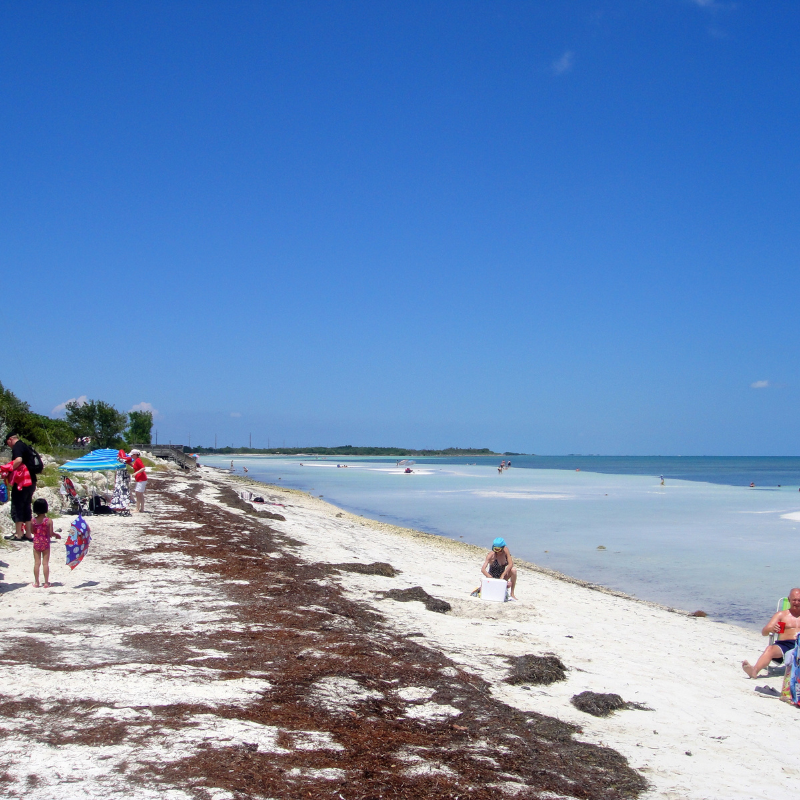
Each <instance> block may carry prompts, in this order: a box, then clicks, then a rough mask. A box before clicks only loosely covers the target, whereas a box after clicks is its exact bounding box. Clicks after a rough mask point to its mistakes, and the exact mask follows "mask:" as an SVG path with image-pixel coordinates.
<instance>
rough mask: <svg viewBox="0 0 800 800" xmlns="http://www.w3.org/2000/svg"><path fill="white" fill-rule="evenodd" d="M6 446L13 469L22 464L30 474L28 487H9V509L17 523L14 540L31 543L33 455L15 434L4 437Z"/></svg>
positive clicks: (33, 490) (33, 485)
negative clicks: (29, 541) (8, 448)
mask: <svg viewBox="0 0 800 800" xmlns="http://www.w3.org/2000/svg"><path fill="white" fill-rule="evenodd" d="M6 444H7V445H8V446H9V447H10V448H11V463H12V466H13V467H14V469H17V468H18V467H19V465H20V464H24V465H25V466H26V467H27V468H28V472H30V474H31V485H30V486H24V487H23V488H22V489H18V488H17V487H16V486H12V487H11V507H12V509H13V510H14V517H15V519H16V522H17V533H16V536H14V538H15V539H17V540H18V541H21V540H23V539H30V540H31V541H33V529H32V528H31V520H32V519H33V512H32V511H31V502H32V501H33V493H34V492H35V491H36V475H35V474H34V472H33V453H32V452H31V449H30V447H28V445H26V444H25V442H21V441H20V439H19V436H17V434H16V433H9V434H8V436H7V437H6Z"/></svg>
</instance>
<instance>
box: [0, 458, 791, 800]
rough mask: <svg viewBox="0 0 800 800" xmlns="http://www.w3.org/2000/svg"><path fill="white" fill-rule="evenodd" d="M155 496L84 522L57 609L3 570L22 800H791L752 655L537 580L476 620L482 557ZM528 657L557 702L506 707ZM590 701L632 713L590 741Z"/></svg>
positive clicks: (485, 608) (1, 700) (6, 758)
mask: <svg viewBox="0 0 800 800" xmlns="http://www.w3.org/2000/svg"><path fill="white" fill-rule="evenodd" d="M245 488H247V489H251V490H252V489H253V488H256V489H257V490H258V491H259V493H260V494H263V495H264V496H265V498H267V499H269V500H270V501H271V502H274V503H279V504H281V505H282V506H283V507H282V508H280V507H276V506H273V505H269V506H267V507H266V509H264V510H267V511H269V512H270V514H274V513H275V512H279V514H280V516H282V517H284V519H283V520H279V519H275V518H274V517H272V518H268V517H267V516H266V514H265V513H264V510H259V508H258V507H256V506H253V505H252V504H250V503H246V502H244V501H242V500H240V499H239V497H238V491H240V490H242V489H245ZM153 490H154V491H153V494H152V495H149V496H148V504H149V508H150V509H151V513H149V514H144V515H134V516H132V517H129V518H116V517H92V518H90V519H89V523H90V525H91V526H92V535H93V537H94V541H93V544H92V549H91V550H90V553H89V555H88V556H87V557H86V559H84V562H83V563H82V564H81V565H80V566H79V567H78V568H77V569H76V570H75V571H74V572H70V571H69V570H68V569H67V568H66V567H64V566H63V564H61V563H59V561H58V559H56V558H55V557H54V558H53V560H52V562H51V563H52V565H53V575H52V580H53V581H54V583H55V584H56V585H55V587H54V588H53V589H51V590H46V592H45V590H37V589H33V588H32V587H31V586H30V583H29V581H30V575H29V573H30V570H31V561H32V559H31V553H30V550H29V548H28V547H27V546H25V545H13V546H12V547H10V548H8V549H7V550H4V551H3V558H4V559H5V560H6V562H7V566H6V567H4V573H5V574H4V576H3V584H2V588H3V592H2V595H0V597H2V601H3V602H2V606H0V614H2V616H3V624H4V629H5V634H6V635H5V636H4V639H3V641H2V642H0V651H1V652H2V656H0V695H2V697H0V735H1V736H2V737H3V739H4V749H3V752H2V753H0V774H3V775H4V780H5V785H4V789H5V790H6V795H7V796H9V797H15V798H17V797H18V798H22V797H25V798H27V800H49V798H51V797H53V796H57V795H58V794H61V793H63V792H64V791H65V790H66V792H67V795H68V796H77V795H76V791H78V792H80V793H81V794H80V796H91V797H95V796H106V795H112V796H113V795H115V794H116V795H118V796H125V797H131V798H136V800H139V799H140V798H141V800H157V799H158V798H161V797H165V796H168V797H169V798H171V800H195V798H197V799H198V800H200V798H202V800H209V799H211V798H213V799H214V800H235V798H245V797H247V798H249V797H253V798H281V800H283V798H287V800H290V799H291V798H300V797H303V798H306V797H307V796H308V793H309V792H311V793H312V796H316V797H331V798H338V797H342V798H344V800H357V799H358V798H359V797H362V796H364V795H365V794H366V795H368V796H373V795H374V796H376V797H377V796H379V795H381V794H383V795H384V796H391V795H392V793H394V794H396V795H398V796H403V797H408V798H415V797H426V798H431V800H433V799H434V798H444V797H449V796H451V795H455V794H462V795H465V796H466V792H467V791H468V792H469V796H471V797H474V798H480V800H484V798H485V799H486V800H489V798H493V797H496V796H497V794H498V791H501V792H502V793H503V794H504V795H505V794H509V795H514V794H516V795H517V796H519V797H520V798H529V797H530V798H534V797H541V792H543V791H544V792H551V794H550V796H552V795H553V794H556V795H558V796H561V797H572V796H574V795H573V792H572V791H571V789H570V787H571V786H574V785H576V784H577V785H580V786H581V787H582V789H581V792H579V793H578V794H579V796H580V797H583V798H596V800H601V798H602V800H606V798H616V797H620V798H622V797H636V796H638V797H640V798H642V800H686V799H687V798H688V799H689V800H708V798H714V799H715V800H716V799H718V800H751V799H753V798H756V797H758V798H760V797H762V796H770V797H775V798H778V800H781V799H782V798H787V800H788V798H791V797H795V796H797V795H798V794H800V770H798V769H795V768H794V767H792V766H791V765H789V766H786V765H785V764H784V763H783V761H782V760H781V752H780V751H779V748H775V747H774V745H773V744H772V743H773V742H775V741H790V740H791V738H792V734H793V733H794V728H795V727H796V725H795V723H796V722H797V720H798V717H797V714H798V711H797V709H794V708H791V707H789V706H787V705H786V704H784V703H780V702H779V701H776V700H770V699H765V698H762V697H760V696H759V695H757V694H755V693H754V692H753V688H754V687H755V686H756V685H758V684H763V683H766V684H768V685H771V686H775V687H777V688H780V682H781V681H780V678H778V677H772V678H763V679H759V680H758V681H748V680H747V679H746V678H745V677H744V675H743V673H742V672H741V668H740V666H739V662H740V661H741V659H742V658H745V657H747V658H750V659H751V660H752V656H753V655H754V654H755V653H756V652H760V650H761V649H763V643H762V642H761V637H759V636H755V635H754V634H752V633H749V632H747V631H744V630H743V629H741V628H738V627H736V626H733V625H730V624H726V623H718V624H715V625H709V624H708V622H709V620H704V619H698V618H693V617H686V616H683V615H679V614H676V613H670V612H668V611H667V610H666V609H664V608H663V607H658V606H655V605H653V604H649V603H648V602H647V601H640V600H638V599H635V598H626V597H621V596H619V595H617V594H610V593H607V592H603V591H599V590H597V589H595V588H591V587H589V586H586V585H579V584H576V583H574V582H572V581H570V580H564V579H563V578H560V577H557V576H554V575H551V574H546V573H545V572H542V571H539V570H535V569H531V568H529V567H528V566H527V565H524V564H520V565H519V572H520V578H519V581H518V595H519V596H520V598H521V602H519V603H505V604H495V603H487V602H484V601H481V600H479V599H476V598H471V597H469V595H468V592H469V589H470V588H472V587H471V585H470V584H473V581H474V579H475V577H476V575H477V573H478V568H479V565H480V562H477V563H476V556H478V555H482V554H483V552H484V551H483V550H482V549H481V548H477V547H475V546H474V545H470V544H465V543H462V542H457V541H455V540H452V539H447V538H445V537H441V536H439V535H437V534H428V533H424V532H419V531H414V530H413V529H409V528H398V527H397V526H393V525H390V524H389V523H382V522H379V521H376V520H371V519H368V518H364V517H360V516H357V515H354V514H351V513H350V512H343V511H340V510H338V508H337V507H336V506H333V505H332V504H330V503H328V502H327V501H325V500H324V499H323V500H320V499H319V498H315V497H313V496H311V495H309V494H308V493H306V492H303V491H301V490H296V489H289V488H284V487H280V486H277V487H276V486H274V485H271V484H265V483H262V482H260V481H256V480H254V479H252V478H249V477H248V478H245V477H240V476H236V475H230V474H226V473H220V472H218V471H216V470H211V469H209V468H206V467H202V468H201V469H200V471H199V473H198V474H196V475H195V474H192V475H185V474H181V473H179V472H177V471H175V470H171V471H168V472H166V473H156V474H154V476H153ZM149 492H150V489H148V493H149ZM68 522H69V518H63V519H62V522H61V523H57V524H56V527H57V528H58V527H62V528H65V527H66V525H65V524H64V523H67V524H68ZM57 552H58V551H54V554H55V553H57ZM376 563H379V564H383V565H385V566H386V565H390V567H391V569H390V570H387V569H386V568H385V567H384V568H383V569H382V570H380V571H375V570H374V569H370V565H374V564H376ZM356 568H357V569H356ZM420 589H421V590H422V592H423V593H424V594H425V595H426V596H429V597H432V598H434V599H436V600H437V601H439V602H440V603H442V602H443V603H446V604H448V605H449V606H450V610H449V611H448V612H447V613H436V611H433V610H429V609H428V608H427V607H426V604H424V603H423V602H419V599H420V597H421V595H420V594H419V591H420ZM756 648H757V649H756ZM523 657H525V658H529V657H533V658H535V659H536V658H545V659H547V658H557V659H559V660H560V662H561V663H563V665H564V667H565V672H564V674H563V676H562V678H563V679H559V680H556V681H555V682H552V683H537V682H535V681H527V682H526V681H523V682H522V683H515V682H513V681H512V682H509V680H510V676H511V672H510V670H511V665H512V663H516V662H515V660H517V659H520V658H523ZM585 691H593V692H600V693H614V694H618V695H619V696H621V697H622V699H623V700H624V701H627V702H628V703H632V704H638V708H637V707H629V708H628V709H624V710H620V711H617V712H616V713H614V714H613V715H611V716H609V717H594V716H591V715H589V714H587V713H584V712H583V711H580V710H579V709H578V708H576V707H575V706H574V705H573V703H572V698H574V697H575V696H577V695H579V694H580V693H582V692H585ZM765 724H768V725H769V729H770V736H769V737H764V736H763V728H764V725H765ZM531 737H532V738H531ZM167 742H168V743H169V744H168V745H167V744H166V743H167ZM595 764H596V765H598V767H597V768H595V766H593V765H595ZM573 770H577V772H575V771H573ZM30 774H35V775H37V781H39V782H38V783H31V782H30V781H29V780H28V777H27V776H28V775H30ZM547 776H549V777H547ZM542 780H545V784H542ZM547 781H550V783H547ZM570 781H573V783H570ZM67 784H69V786H67ZM537 787H538V788H537Z"/></svg>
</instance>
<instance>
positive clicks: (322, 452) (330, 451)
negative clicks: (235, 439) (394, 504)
mask: <svg viewBox="0 0 800 800" xmlns="http://www.w3.org/2000/svg"><path fill="white" fill-rule="evenodd" d="M192 452H194V453H207V454H209V455H211V454H220V455H228V454H230V453H247V454H253V455H276V456H278V455H281V456H307V455H312V456H499V455H504V454H503V453H495V452H494V450H490V449H489V448H488V447H481V448H476V447H467V448H462V447H447V448H445V449H444V450H411V449H408V448H405V447H353V445H349V444H348V445H344V446H342V447H269V448H263V447H196V448H195V449H194V450H193V451H192ZM515 455H516V454H515Z"/></svg>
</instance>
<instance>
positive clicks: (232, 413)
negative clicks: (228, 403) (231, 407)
mask: <svg viewBox="0 0 800 800" xmlns="http://www.w3.org/2000/svg"><path fill="white" fill-rule="evenodd" d="M231 416H232V417H241V416H242V415H241V414H240V413H239V412H238V411H231Z"/></svg>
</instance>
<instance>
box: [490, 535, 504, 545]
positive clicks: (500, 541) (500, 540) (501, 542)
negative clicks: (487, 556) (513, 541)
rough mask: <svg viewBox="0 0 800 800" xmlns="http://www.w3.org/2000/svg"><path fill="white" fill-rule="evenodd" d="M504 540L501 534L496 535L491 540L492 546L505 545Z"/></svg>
mask: <svg viewBox="0 0 800 800" xmlns="http://www.w3.org/2000/svg"><path fill="white" fill-rule="evenodd" d="M505 546H506V540H505V539H504V538H503V537H502V536H498V537H497V538H496V539H495V540H494V541H493V542H492V547H505Z"/></svg>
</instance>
